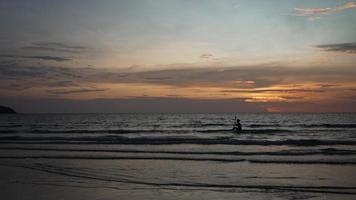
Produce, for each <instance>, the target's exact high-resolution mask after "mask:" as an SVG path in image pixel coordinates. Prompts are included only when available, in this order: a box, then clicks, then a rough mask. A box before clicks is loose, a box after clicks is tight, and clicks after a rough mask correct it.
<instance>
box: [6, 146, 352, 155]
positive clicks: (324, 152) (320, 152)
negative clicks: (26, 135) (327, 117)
mask: <svg viewBox="0 0 356 200" xmlns="http://www.w3.org/2000/svg"><path fill="white" fill-rule="evenodd" d="M0 150H26V151H54V152H99V153H140V154H177V155H228V156H230V155H233V156H310V155H355V154H356V150H346V149H336V148H323V149H307V150H293V149H291V150H281V151H259V152H242V151H227V152H222V151H162V150H160V151H159V150H127V149H82V148H80V149H78V148H65V149H62V148H36V147H0Z"/></svg>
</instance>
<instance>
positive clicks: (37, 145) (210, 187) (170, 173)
mask: <svg viewBox="0 0 356 200" xmlns="http://www.w3.org/2000/svg"><path fill="white" fill-rule="evenodd" d="M234 117H235V114H18V115H1V116H0V119H1V120H0V179H1V181H0V188H1V189H0V191H1V194H2V197H3V198H4V199H10V200H11V199H355V198H356V182H355V180H356V173H355V172H356V158H355V154H356V137H355V131H356V115H355V114H348V113H343V114H340V113H334V114H326V113H324V114H323V113H320V114H315V113H309V114H305V113H304V114H303V113H296V114H292V113H290V114H287V113H285V114H283V113H256V114H247V113H241V114H237V117H238V118H239V119H240V120H241V124H242V128H243V131H242V132H241V133H239V134H236V133H234V132H233V131H232V126H233V122H234V121H233V120H234Z"/></svg>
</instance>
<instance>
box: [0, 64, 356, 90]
mask: <svg viewBox="0 0 356 200" xmlns="http://www.w3.org/2000/svg"><path fill="white" fill-rule="evenodd" d="M355 73H356V69H354V68H351V67H339V68H335V67H324V68H301V67H300V68H287V67H262V66H255V67H230V68H226V69H224V70H217V69H214V68H203V67H201V68H184V69H165V70H156V71H146V72H123V71H122V70H115V69H104V68H90V67H84V68H79V67H76V68H73V67H72V68H71V67H58V66H46V65H44V66H30V65H20V64H3V65H0V78H1V79H2V80H3V81H4V80H17V81H18V82H23V81H24V80H25V81H31V83H32V84H42V85H43V86H46V85H47V86H48V85H49V84H52V83H53V82H54V80H65V81H71V83H70V84H77V85H82V84H81V83H85V84H96V83H135V84H136V83H139V84H157V85H169V86H176V87H190V86H196V87H224V88H226V90H230V91H224V92H251V93H252V92H273V91H272V90H259V91H256V90H252V89H254V88H255V89H256V88H261V87H269V86H273V85H280V84H295V83H300V82H319V83H325V86H330V85H333V84H336V83H340V82H344V81H354V74H355ZM246 82H251V84H246ZM63 84H69V82H68V83H63ZM58 87H61V86H60V85H59V86H58ZM321 87H322V86H321ZM229 88H230V89H229ZM323 88H324V89H327V88H328V87H323ZM236 89H241V91H239V90H236ZM248 89H251V90H250V91H249V90H248ZM274 92H322V91H321V90H312V91H311V90H309V89H304V90H299V91H295V90H289V91H285V90H283V91H282V90H281V91H277V90H274Z"/></svg>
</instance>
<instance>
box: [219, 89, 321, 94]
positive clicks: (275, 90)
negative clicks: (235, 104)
mask: <svg viewBox="0 0 356 200" xmlns="http://www.w3.org/2000/svg"><path fill="white" fill-rule="evenodd" d="M221 92H224V93H233V92H237V93H265V92H278V93H295V92H325V91H324V90H319V89H262V90H261V89H231V90H221Z"/></svg>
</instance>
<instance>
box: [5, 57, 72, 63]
mask: <svg viewBox="0 0 356 200" xmlns="http://www.w3.org/2000/svg"><path fill="white" fill-rule="evenodd" d="M0 58H11V59H17V58H25V59H39V60H47V61H56V62H64V61H70V60H71V59H70V58H67V57H60V56H21V55H0Z"/></svg>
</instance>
